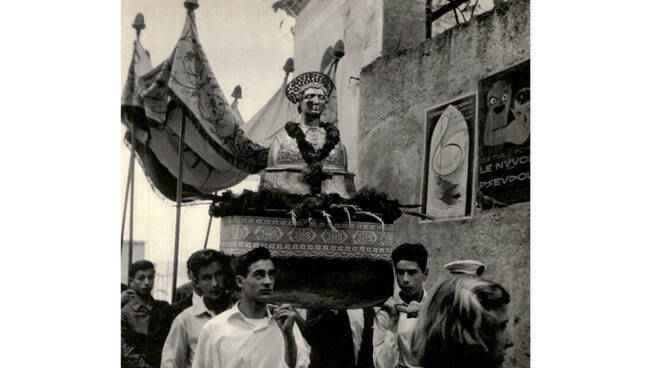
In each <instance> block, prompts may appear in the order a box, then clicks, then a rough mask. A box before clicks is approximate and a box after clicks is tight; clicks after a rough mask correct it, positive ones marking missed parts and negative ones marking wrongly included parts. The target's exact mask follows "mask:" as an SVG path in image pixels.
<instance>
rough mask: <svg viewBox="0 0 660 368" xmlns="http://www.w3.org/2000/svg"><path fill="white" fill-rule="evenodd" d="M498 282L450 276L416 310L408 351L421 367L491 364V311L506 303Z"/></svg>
mask: <svg viewBox="0 0 660 368" xmlns="http://www.w3.org/2000/svg"><path fill="white" fill-rule="evenodd" d="M509 300H510V297H509V293H508V292H507V291H506V290H505V289H504V288H503V287H502V286H501V285H499V284H497V283H495V282H492V281H489V280H485V279H482V278H480V277H478V276H475V275H451V276H449V277H448V278H447V279H445V280H443V281H442V282H441V283H440V284H438V286H437V287H436V288H435V290H433V292H432V293H431V295H430V298H429V300H428V302H427V303H425V305H424V306H423V307H422V310H421V311H420V315H419V319H418V321H417V326H416V328H415V332H414V334H413V343H412V352H413V355H414V357H415V359H416V361H417V363H419V364H421V365H422V366H424V367H440V368H450V367H475V368H480V367H493V366H494V364H495V363H494V362H493V355H492V349H493V346H494V345H495V335H496V332H497V328H498V323H497V320H496V318H495V317H494V316H493V315H492V312H493V311H495V310H497V309H499V308H501V307H503V306H504V305H507V304H509Z"/></svg>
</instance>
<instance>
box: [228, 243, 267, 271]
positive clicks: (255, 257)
mask: <svg viewBox="0 0 660 368" xmlns="http://www.w3.org/2000/svg"><path fill="white" fill-rule="evenodd" d="M262 259H271V256H270V251H269V250H268V249H266V248H264V247H259V248H254V249H252V250H251V251H249V252H247V253H245V254H244V255H242V256H240V257H238V259H237V260H236V265H235V268H236V269H235V270H234V271H235V272H236V274H237V275H241V276H245V277H247V274H248V269H249V268H250V265H252V264H253V263H255V262H257V261H261V260H262Z"/></svg>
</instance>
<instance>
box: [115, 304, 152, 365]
mask: <svg viewBox="0 0 660 368" xmlns="http://www.w3.org/2000/svg"><path fill="white" fill-rule="evenodd" d="M132 333H133V327H132V326H131V324H130V323H129V322H128V318H127V317H126V314H124V312H123V311H122V312H121V362H122V364H121V365H122V367H128V368H152V367H151V366H150V365H149V364H147V362H146V361H145V360H144V356H142V354H140V353H138V352H137V351H136V349H135V346H133V345H132V344H131V343H130V341H131V340H132V339H130V338H128V336H129V335H130V334H132Z"/></svg>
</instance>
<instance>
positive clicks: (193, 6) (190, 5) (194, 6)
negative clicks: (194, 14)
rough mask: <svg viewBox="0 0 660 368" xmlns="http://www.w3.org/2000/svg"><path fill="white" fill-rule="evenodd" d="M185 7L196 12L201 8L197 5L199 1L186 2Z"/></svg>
mask: <svg viewBox="0 0 660 368" xmlns="http://www.w3.org/2000/svg"><path fill="white" fill-rule="evenodd" d="M183 6H185V7H186V9H188V10H195V9H197V8H199V4H197V0H186V1H184V2H183Z"/></svg>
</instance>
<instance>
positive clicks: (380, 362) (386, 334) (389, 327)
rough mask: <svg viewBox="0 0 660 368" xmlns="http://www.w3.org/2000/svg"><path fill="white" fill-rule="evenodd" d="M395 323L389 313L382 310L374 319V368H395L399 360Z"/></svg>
mask: <svg viewBox="0 0 660 368" xmlns="http://www.w3.org/2000/svg"><path fill="white" fill-rule="evenodd" d="M393 325H394V323H393V321H392V320H391V319H390V315H389V314H388V313H387V311H385V310H383V309H381V310H379V311H378V312H377V313H376V317H375V318H374V355H373V358H374V367H376V368H393V367H396V364H397V361H398V359H399V346H398V343H397V341H396V333H395V331H393V328H394V327H393Z"/></svg>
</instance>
